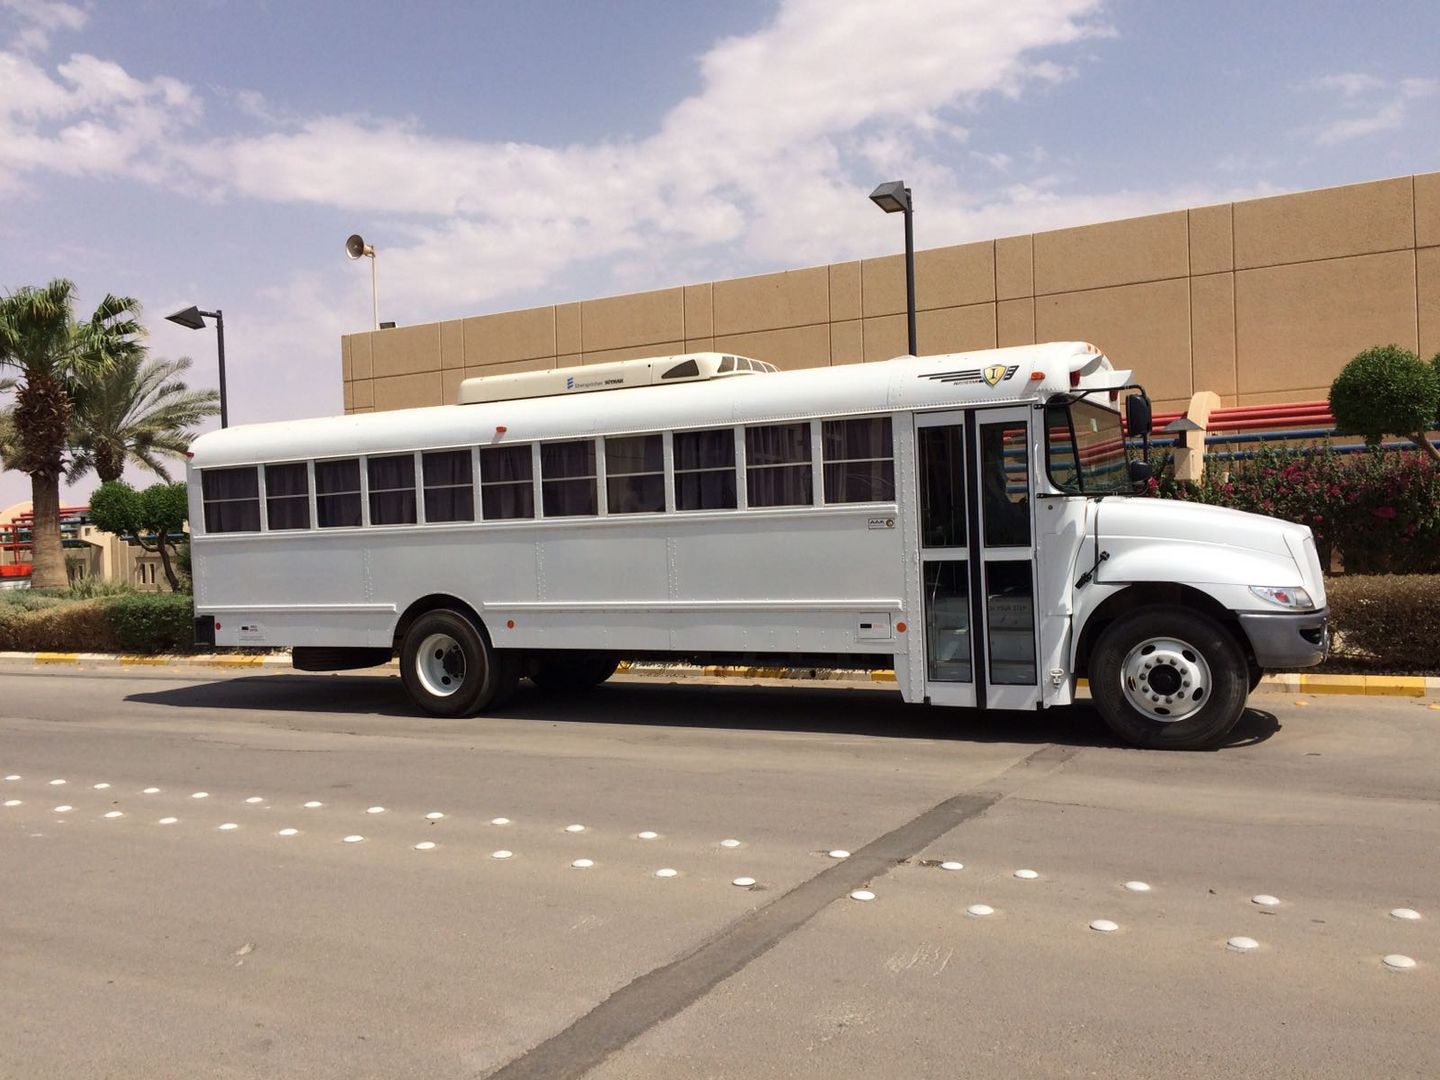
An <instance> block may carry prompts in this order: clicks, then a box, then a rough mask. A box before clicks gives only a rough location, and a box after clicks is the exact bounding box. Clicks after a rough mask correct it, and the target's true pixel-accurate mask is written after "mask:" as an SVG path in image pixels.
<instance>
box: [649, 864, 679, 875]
mask: <svg viewBox="0 0 1440 1080" xmlns="http://www.w3.org/2000/svg"><path fill="white" fill-rule="evenodd" d="M679 874H680V871H679V870H676V869H673V868H672V867H669V866H662V867H661V868H660V869H659V870H656V871H655V876H656V877H678V876H679Z"/></svg>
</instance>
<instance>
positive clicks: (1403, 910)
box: [1390, 907, 1420, 922]
mask: <svg viewBox="0 0 1440 1080" xmlns="http://www.w3.org/2000/svg"><path fill="white" fill-rule="evenodd" d="M1390 917H1391V918H1392V919H1406V920H1409V921H1411V922H1413V921H1414V920H1416V919H1418V918H1420V912H1418V911H1416V910H1415V909H1414V908H1408V907H1397V908H1396V909H1395V910H1394V911H1392V912H1390Z"/></svg>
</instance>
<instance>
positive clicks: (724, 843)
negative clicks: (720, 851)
mask: <svg viewBox="0 0 1440 1080" xmlns="http://www.w3.org/2000/svg"><path fill="white" fill-rule="evenodd" d="M720 846H721V847H728V848H737V847H739V846H740V841H739V840H736V839H735V838H734V837H727V838H726V839H724V840H721V841H720Z"/></svg>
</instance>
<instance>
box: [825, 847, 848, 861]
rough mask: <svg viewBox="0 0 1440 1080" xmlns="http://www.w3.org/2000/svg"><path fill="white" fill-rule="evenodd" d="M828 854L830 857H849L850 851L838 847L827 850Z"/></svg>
mask: <svg viewBox="0 0 1440 1080" xmlns="http://www.w3.org/2000/svg"><path fill="white" fill-rule="evenodd" d="M828 854H829V856H830V858H832V859H848V858H849V857H850V853H849V852H848V851H846V850H845V849H844V848H838V847H837V848H836V849H835V850H834V851H831V852H829V853H828Z"/></svg>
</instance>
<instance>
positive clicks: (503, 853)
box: [490, 848, 515, 859]
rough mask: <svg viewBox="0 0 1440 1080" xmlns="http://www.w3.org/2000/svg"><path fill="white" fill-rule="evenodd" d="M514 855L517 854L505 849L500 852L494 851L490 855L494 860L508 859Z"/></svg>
mask: <svg viewBox="0 0 1440 1080" xmlns="http://www.w3.org/2000/svg"><path fill="white" fill-rule="evenodd" d="M514 854H515V853H514V852H513V851H506V850H505V849H504V848H501V849H500V850H499V851H492V852H491V853H490V857H491V858H492V859H508V858H510V857H512V856H513V855H514Z"/></svg>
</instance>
